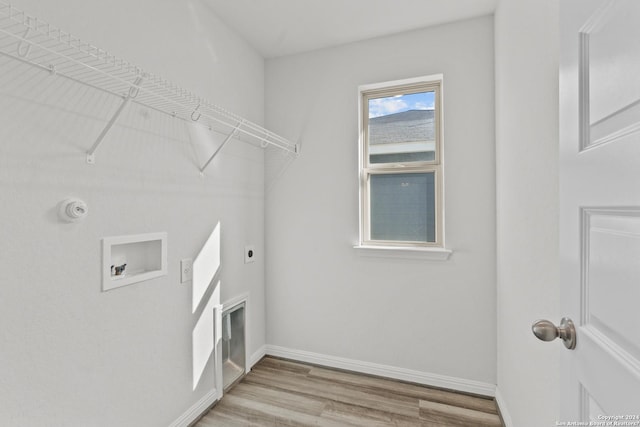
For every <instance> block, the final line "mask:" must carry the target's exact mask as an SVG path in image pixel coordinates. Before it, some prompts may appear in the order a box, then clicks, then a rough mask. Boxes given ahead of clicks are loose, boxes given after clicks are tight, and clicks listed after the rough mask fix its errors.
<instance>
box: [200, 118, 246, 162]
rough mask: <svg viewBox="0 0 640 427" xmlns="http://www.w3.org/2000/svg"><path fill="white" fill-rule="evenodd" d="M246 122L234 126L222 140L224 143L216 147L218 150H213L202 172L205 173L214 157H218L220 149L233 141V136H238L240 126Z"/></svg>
mask: <svg viewBox="0 0 640 427" xmlns="http://www.w3.org/2000/svg"><path fill="white" fill-rule="evenodd" d="M243 123H244V120H243V121H241V122H239V123H238V124H237V125H236V127H234V128H233V130H232V131H231V133H230V134H229V135H227V137H226V138H225V140H224V141H223V142H222V144H220V146H219V147H218V148H217V149H216V151H214V152H213V154H212V155H211V157H209V160H207V162H206V163H205V164H204V166H202V167H201V168H200V173H203V172H204V170H205V169H206V168H207V166H209V163H211V161H212V160H213V159H215V158H216V156H217V155H218V153H219V152H220V150H222V149H223V148H224V146H225V145H227V142H229V141H231V138H233V137H234V136H236V134H237V133H238V130H240V126H242V124H243Z"/></svg>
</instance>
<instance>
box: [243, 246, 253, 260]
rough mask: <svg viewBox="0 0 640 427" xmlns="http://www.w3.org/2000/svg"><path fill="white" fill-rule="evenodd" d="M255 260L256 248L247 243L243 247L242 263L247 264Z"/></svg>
mask: <svg viewBox="0 0 640 427" xmlns="http://www.w3.org/2000/svg"><path fill="white" fill-rule="evenodd" d="M255 260H256V248H255V246H253V245H247V246H245V247H244V263H245V264H249V263H250V262H254V261H255Z"/></svg>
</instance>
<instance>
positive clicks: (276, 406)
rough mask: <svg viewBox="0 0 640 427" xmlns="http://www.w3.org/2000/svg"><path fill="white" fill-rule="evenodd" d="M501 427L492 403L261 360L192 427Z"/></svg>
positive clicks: (476, 398) (287, 362) (394, 382)
mask: <svg viewBox="0 0 640 427" xmlns="http://www.w3.org/2000/svg"><path fill="white" fill-rule="evenodd" d="M225 426H278V427H280V426H329V427H344V426H362V427H375V426H402V427H404V426H407V427H412V426H422V427H442V426H463V427H494V426H495V427H500V426H502V424H501V421H500V418H499V416H498V415H497V409H496V405H495V402H494V401H493V400H491V399H485V398H480V397H474V396H468V395H464V394H458V393H451V392H447V391H442V390H437V389H433V388H428V387H422V386H419V385H414V384H406V383H402V382H398V381H392V380H386V379H380V378H376V377H371V376H366V375H360V374H354V373H347V372H342V371H337V370H333V369H327V368H320V367H317V366H312V365H307V364H303V363H298V362H292V361H287V360H281V359H276V358H272V357H265V358H264V359H262V360H261V361H260V362H259V363H258V364H256V365H255V366H254V367H253V369H252V371H251V372H250V373H249V374H248V375H247V376H245V377H244V379H243V380H242V381H241V382H240V383H238V384H236V385H235V386H234V387H233V388H232V389H231V390H230V391H229V392H228V393H226V394H225V395H224V397H223V398H222V400H221V401H220V402H218V404H217V405H216V406H214V407H213V409H211V411H209V413H207V414H206V415H205V416H204V417H203V418H201V419H200V421H199V422H198V423H197V424H196V425H195V427H225Z"/></svg>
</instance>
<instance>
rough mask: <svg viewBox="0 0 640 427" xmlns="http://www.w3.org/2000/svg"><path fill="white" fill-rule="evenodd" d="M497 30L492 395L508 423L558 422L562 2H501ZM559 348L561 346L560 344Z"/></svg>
mask: <svg viewBox="0 0 640 427" xmlns="http://www.w3.org/2000/svg"><path fill="white" fill-rule="evenodd" d="M495 20H496V22H495V25H496V119H497V120H496V123H497V125H496V151H497V153H496V157H497V200H498V203H497V206H498V212H497V215H498V216H497V224H498V234H497V235H498V395H499V396H498V397H501V400H502V402H501V403H502V405H501V406H502V408H503V409H504V410H506V411H507V412H508V414H509V415H510V418H511V420H512V424H510V425H513V426H517V427H527V426H531V427H537V426H548V425H554V423H555V421H556V420H557V419H558V409H559V407H558V405H559V404H558V402H559V393H558V386H559V383H558V375H559V365H558V357H559V353H558V352H560V351H562V348H564V347H562V346H561V345H550V344H547V343H542V342H540V341H538V340H537V339H535V337H534V336H533V334H532V333H531V329H530V328H531V324H532V323H533V322H534V321H535V320H536V319H539V318H547V319H550V320H553V321H559V317H560V316H559V314H560V312H559V290H558V2H557V1H556V0H545V1H542V2H540V1H536V0H508V1H502V2H501V3H500V5H499V7H498V10H497V12H496V16H495ZM556 344H557V343H556Z"/></svg>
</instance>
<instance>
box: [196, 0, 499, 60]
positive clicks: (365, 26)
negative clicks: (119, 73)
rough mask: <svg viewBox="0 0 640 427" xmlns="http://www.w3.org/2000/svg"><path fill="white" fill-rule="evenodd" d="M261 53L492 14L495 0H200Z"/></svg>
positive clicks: (294, 50) (298, 49) (277, 53)
mask: <svg viewBox="0 0 640 427" xmlns="http://www.w3.org/2000/svg"><path fill="white" fill-rule="evenodd" d="M202 1H203V3H205V4H207V5H208V6H209V7H210V8H211V9H212V10H213V11H214V12H215V14H216V15H218V17H220V19H221V20H222V21H224V22H225V23H226V24H227V25H228V26H230V27H231V28H233V29H234V30H235V31H237V32H238V33H239V34H240V35H241V36H242V37H244V39H245V40H247V42H249V44H251V45H252V46H253V47H254V48H255V49H256V50H257V51H258V52H260V54H262V56H264V57H265V58H274V57H278V56H285V55H291V54H295V53H300V52H307V51H311V50H316V49H321V48H325V47H329V46H337V45H341V44H345V43H351V42H355V41H359V40H366V39H369V38H373V37H380V36H386V35H390V34H396V33H401V32H404V31H410V30H415V29H418V28H424V27H428V26H431V25H437V24H443V23H446V22H452V21H457V20H461V19H467V18H472V17H474V16H481V15H489V14H492V13H493V11H494V10H495V8H496V5H497V3H498V1H499V0H202Z"/></svg>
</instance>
